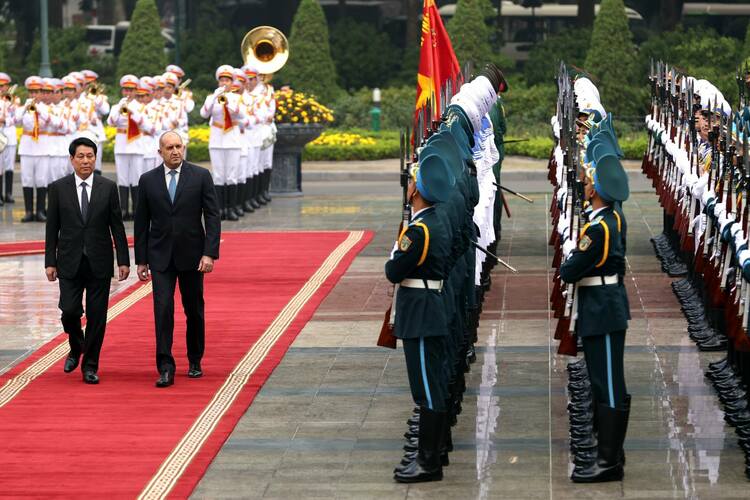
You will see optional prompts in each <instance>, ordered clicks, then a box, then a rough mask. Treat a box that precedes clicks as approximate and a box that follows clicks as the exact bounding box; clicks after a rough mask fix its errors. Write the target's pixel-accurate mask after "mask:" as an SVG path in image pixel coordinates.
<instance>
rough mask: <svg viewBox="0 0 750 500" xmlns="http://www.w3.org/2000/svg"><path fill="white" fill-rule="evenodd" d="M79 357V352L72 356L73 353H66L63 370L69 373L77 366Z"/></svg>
mask: <svg viewBox="0 0 750 500" xmlns="http://www.w3.org/2000/svg"><path fill="white" fill-rule="evenodd" d="M79 358H80V354H79V355H77V356H74V355H73V354H68V357H67V358H65V366H64V367H63V371H64V372H65V373H70V372H72V371H73V370H75V369H76V367H78V359H79Z"/></svg>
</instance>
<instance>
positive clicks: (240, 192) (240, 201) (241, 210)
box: [235, 182, 247, 217]
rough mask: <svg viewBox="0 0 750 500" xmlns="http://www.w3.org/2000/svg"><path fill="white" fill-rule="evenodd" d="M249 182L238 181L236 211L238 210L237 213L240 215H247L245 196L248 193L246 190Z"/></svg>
mask: <svg viewBox="0 0 750 500" xmlns="http://www.w3.org/2000/svg"><path fill="white" fill-rule="evenodd" d="M246 189H247V184H245V183H244V182H238V183H237V205H236V206H235V212H237V215H239V216H240V217H244V216H245V203H244V201H245V196H246V195H247V193H246V191H245V190H246Z"/></svg>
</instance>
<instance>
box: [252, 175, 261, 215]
mask: <svg viewBox="0 0 750 500" xmlns="http://www.w3.org/2000/svg"><path fill="white" fill-rule="evenodd" d="M261 184H262V182H261V176H260V175H256V176H254V177H253V194H252V196H251V197H250V205H251V206H252V207H253V208H254V209H255V210H258V209H259V208H260V207H262V206H263V205H262V204H261V202H260V200H259V198H260V190H261Z"/></svg>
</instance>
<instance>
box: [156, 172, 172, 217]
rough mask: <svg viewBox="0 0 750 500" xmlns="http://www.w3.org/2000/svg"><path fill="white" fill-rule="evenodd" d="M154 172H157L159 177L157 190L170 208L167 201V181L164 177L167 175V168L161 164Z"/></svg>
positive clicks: (170, 203) (168, 200)
mask: <svg viewBox="0 0 750 500" xmlns="http://www.w3.org/2000/svg"><path fill="white" fill-rule="evenodd" d="M156 170H158V171H159V175H157V182H158V184H159V187H158V188H157V189H158V191H159V192H160V193H161V195H162V197H163V198H164V200H165V201H166V203H167V206H171V205H172V202H171V201H170V199H169V190H168V189H167V181H166V177H165V176H166V175H167V167H165V166H164V164H163V163H162V164H161V165H159V166H158V167H156Z"/></svg>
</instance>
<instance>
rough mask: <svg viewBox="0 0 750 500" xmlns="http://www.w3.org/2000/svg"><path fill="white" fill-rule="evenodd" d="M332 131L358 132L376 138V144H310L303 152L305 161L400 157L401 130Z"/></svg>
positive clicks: (341, 130)
mask: <svg viewBox="0 0 750 500" xmlns="http://www.w3.org/2000/svg"><path fill="white" fill-rule="evenodd" d="M329 132H330V133H333V134H335V133H337V132H343V133H350V134H358V135H361V136H363V137H369V138H373V139H375V140H376V143H375V144H355V145H348V146H342V145H337V146H333V145H317V144H308V145H307V146H305V149H304V151H303V153H302V159H303V160H305V161H348V160H382V159H385V158H398V155H399V132H398V131H397V130H382V131H380V132H372V131H370V130H364V129H357V128H353V129H334V130H330V131H329Z"/></svg>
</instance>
